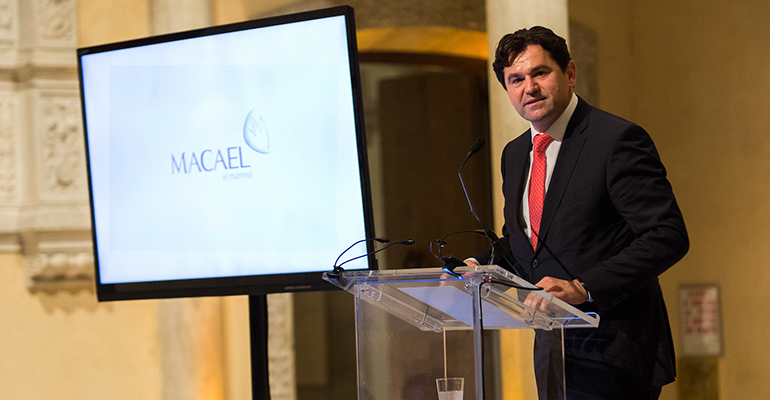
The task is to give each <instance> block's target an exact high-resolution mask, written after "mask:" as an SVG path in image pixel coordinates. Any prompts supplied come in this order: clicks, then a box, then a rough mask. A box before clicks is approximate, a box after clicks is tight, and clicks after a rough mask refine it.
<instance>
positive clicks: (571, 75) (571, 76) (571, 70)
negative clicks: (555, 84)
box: [565, 60, 577, 89]
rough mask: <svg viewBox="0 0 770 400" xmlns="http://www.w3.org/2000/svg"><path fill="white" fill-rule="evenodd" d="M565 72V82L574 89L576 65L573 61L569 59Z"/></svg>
mask: <svg viewBox="0 0 770 400" xmlns="http://www.w3.org/2000/svg"><path fill="white" fill-rule="evenodd" d="M565 72H566V74H567V82H568V83H569V87H570V88H572V89H574V88H575V83H577V65H575V61H572V60H569V63H568V64H567V70H566V71H565Z"/></svg>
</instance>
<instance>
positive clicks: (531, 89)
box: [524, 77, 539, 94]
mask: <svg viewBox="0 0 770 400" xmlns="http://www.w3.org/2000/svg"><path fill="white" fill-rule="evenodd" d="M538 90H539V87H538V86H537V83H535V80H534V79H532V78H530V77H526V78H524V91H525V92H526V93H527V94H533V93H535V92H537V91H538Z"/></svg>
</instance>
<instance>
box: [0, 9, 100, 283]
mask: <svg viewBox="0 0 770 400" xmlns="http://www.w3.org/2000/svg"><path fill="white" fill-rule="evenodd" d="M22 2H24V3H23V5H24V7H21V6H22ZM75 6H76V3H75V0H0V54H1V55H2V62H0V89H2V90H0V251H21V253H22V256H23V260H24V270H25V274H26V282H27V286H28V288H29V289H30V290H33V291H35V290H47V291H56V290H62V289H66V290H73V289H90V288H92V287H93V276H94V273H93V254H92V245H91V234H90V215H89V212H88V192H87V184H86V177H85V150H84V146H83V132H82V127H81V122H80V121H81V114H80V101H79V94H78V89H77V88H78V82H77V75H76V74H75V71H76V69H75V68H76V59H75V57H74V54H75V46H76V42H77V37H76V18H75V17H76V7H75Z"/></svg>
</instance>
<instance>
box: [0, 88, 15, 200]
mask: <svg viewBox="0 0 770 400" xmlns="http://www.w3.org/2000/svg"><path fill="white" fill-rule="evenodd" d="M17 109H18V105H17V102H16V99H15V98H14V97H12V96H11V95H10V94H2V95H0V202H10V201H13V200H14V199H15V198H16V194H17V188H18V182H17V181H18V176H17V171H16V124H17V121H16V110H17Z"/></svg>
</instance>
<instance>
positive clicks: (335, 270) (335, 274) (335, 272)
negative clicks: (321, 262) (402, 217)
mask: <svg viewBox="0 0 770 400" xmlns="http://www.w3.org/2000/svg"><path fill="white" fill-rule="evenodd" d="M370 241H374V242H378V243H383V244H386V243H387V246H385V247H383V248H381V249H377V250H374V251H370V252H366V253H364V254H362V255H360V256H356V257H353V258H350V259H348V260H345V261H343V262H342V263H340V262H339V261H340V258H342V256H343V255H344V254H345V253H347V252H348V250H350V249H352V248H353V247H354V246H355V245H357V244H359V243H363V242H370ZM413 244H414V240H413V239H406V240H400V241H398V242H393V243H390V239H388V238H384V237H378V238H367V239H361V240H358V241H356V242H355V243H353V244H351V245H350V246H348V248H347V249H345V250H344V251H343V252H342V253H340V255H339V256H337V259H336V260H335V261H334V265H333V266H332V270H331V272H329V273H328V276H329V277H330V278H332V279H335V280H336V279H339V278H340V276H341V275H342V273H343V272H345V270H344V269H342V266H343V265H345V264H347V263H349V262H351V261H354V260H358V259H359V258H363V257H368V256H370V255H373V254H377V253H379V252H381V251H383V250H385V249H387V248H390V247H392V246H395V245H405V246H411V245H413Z"/></svg>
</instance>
